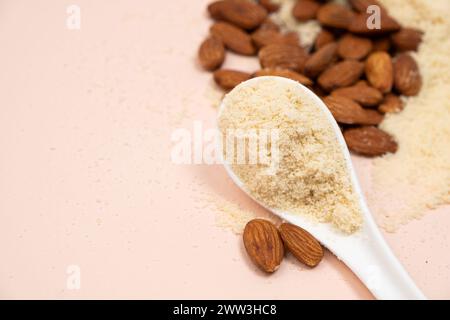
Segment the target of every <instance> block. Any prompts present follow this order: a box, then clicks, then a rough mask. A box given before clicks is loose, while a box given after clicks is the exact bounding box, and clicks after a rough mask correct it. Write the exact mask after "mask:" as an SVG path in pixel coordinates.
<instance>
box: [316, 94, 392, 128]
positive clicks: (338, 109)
mask: <svg viewBox="0 0 450 320" xmlns="http://www.w3.org/2000/svg"><path fill="white" fill-rule="evenodd" d="M323 102H324V103H325V104H326V106H327V107H328V109H329V110H330V112H331V114H332V115H333V117H334V119H335V120H336V121H337V122H339V123H342V124H362V125H377V124H379V123H380V122H381V121H382V120H383V116H382V115H381V114H380V113H378V112H377V111H374V110H367V109H364V108H362V107H361V106H360V105H359V104H358V103H357V102H355V101H353V100H351V99H349V98H346V97H342V96H328V97H325V98H324V99H323Z"/></svg>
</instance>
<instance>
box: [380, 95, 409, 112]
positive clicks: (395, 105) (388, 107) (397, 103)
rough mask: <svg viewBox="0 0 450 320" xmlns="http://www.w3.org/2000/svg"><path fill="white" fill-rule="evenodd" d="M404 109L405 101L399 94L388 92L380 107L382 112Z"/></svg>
mask: <svg viewBox="0 0 450 320" xmlns="http://www.w3.org/2000/svg"><path fill="white" fill-rule="evenodd" d="M402 110H403V101H402V100H401V99H400V97H399V96H396V95H395V94H393V93H388V94H387V95H386V97H384V99H383V102H382V103H381V104H380V106H379V107H378V111H380V112H381V113H396V112H400V111H402Z"/></svg>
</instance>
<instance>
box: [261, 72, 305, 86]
mask: <svg viewBox="0 0 450 320" xmlns="http://www.w3.org/2000/svg"><path fill="white" fill-rule="evenodd" d="M253 76H254V77H263V76H276V77H283V78H288V79H291V80H294V81H297V82H299V83H301V84H303V85H305V86H310V85H312V84H313V82H312V80H311V79H309V78H308V77H306V76H304V75H302V74H300V73H297V72H295V71H292V70H289V69H262V70H259V71H256V72H255V73H254V74H253Z"/></svg>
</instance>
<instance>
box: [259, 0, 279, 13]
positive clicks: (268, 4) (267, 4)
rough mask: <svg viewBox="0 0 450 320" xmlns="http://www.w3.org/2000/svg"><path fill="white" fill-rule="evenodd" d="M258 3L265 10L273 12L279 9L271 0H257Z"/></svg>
mask: <svg viewBox="0 0 450 320" xmlns="http://www.w3.org/2000/svg"><path fill="white" fill-rule="evenodd" d="M258 3H259V4H260V5H261V6H263V7H264V8H265V9H266V10H267V12H270V13H272V12H275V11H278V9H280V5H279V4H277V3H275V2H273V1H272V0H259V1H258Z"/></svg>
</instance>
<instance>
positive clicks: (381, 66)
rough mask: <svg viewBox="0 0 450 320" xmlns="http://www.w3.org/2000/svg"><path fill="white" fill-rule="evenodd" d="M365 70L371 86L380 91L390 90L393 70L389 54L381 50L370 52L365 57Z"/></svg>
mask: <svg viewBox="0 0 450 320" xmlns="http://www.w3.org/2000/svg"><path fill="white" fill-rule="evenodd" d="M365 71H366V77H367V79H368V80H369V83H370V84H371V85H372V87H374V88H376V89H378V90H380V91H381V92H382V93H387V92H389V91H391V89H392V85H393V81H394V70H393V66H392V60H391V56H390V55H389V54H387V53H386V52H383V51H379V52H374V53H372V54H371V55H370V56H369V58H367V61H366V66H365Z"/></svg>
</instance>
